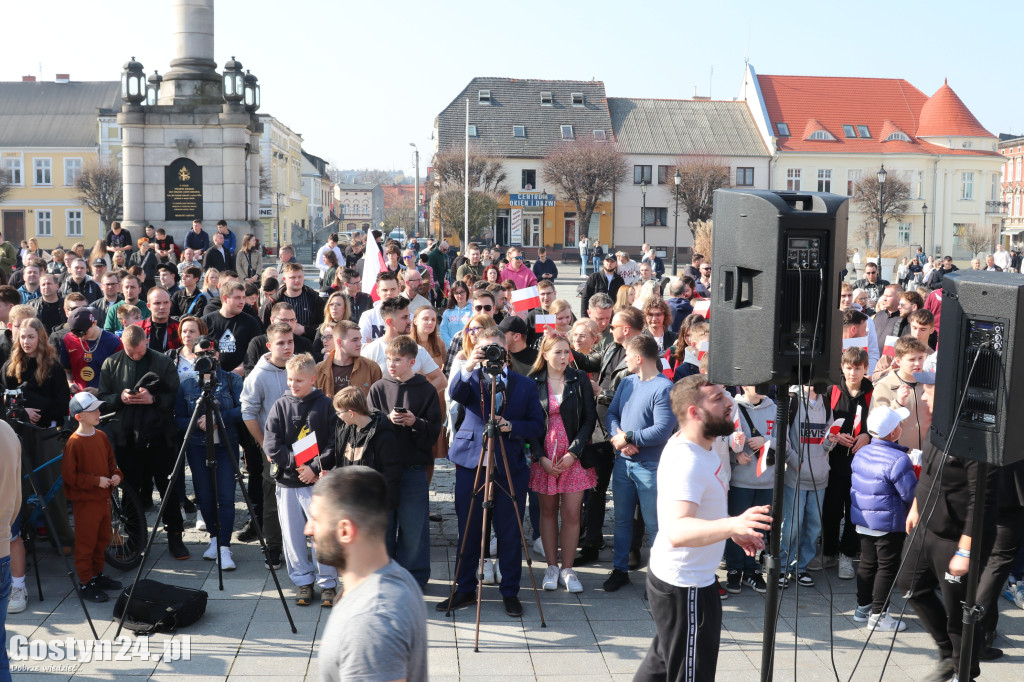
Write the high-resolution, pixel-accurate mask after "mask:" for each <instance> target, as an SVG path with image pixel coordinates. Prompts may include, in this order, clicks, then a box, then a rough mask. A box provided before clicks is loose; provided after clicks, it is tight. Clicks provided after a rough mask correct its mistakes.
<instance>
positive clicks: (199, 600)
mask: <svg viewBox="0 0 1024 682" xmlns="http://www.w3.org/2000/svg"><path fill="white" fill-rule="evenodd" d="M134 587H135V595H134V596H133V597H132V603H131V608H130V609H129V610H128V614H127V615H126V616H125V619H124V627H126V628H128V629H129V630H132V631H134V632H137V633H138V634H140V635H151V634H153V633H156V632H175V631H176V630H177V629H178V628H180V627H185V626H186V625H191V624H192V623H194V622H196V621H197V620H199V619H200V618H202V616H203V614H204V613H206V600H207V598H208V597H209V595H208V594H207V593H206V592H205V591H203V590H193V589H191V588H188V587H178V586H177V585H166V584H164V583H161V582H157V581H156V580H148V579H144V580H140V581H138V582H137V583H135V586H134ZM131 591H132V586H131V585H129V586H128V587H126V588H124V591H123V592H121V594H120V595H119V596H118V598H117V603H116V604H114V620H120V619H121V614H122V613H124V607H125V605H126V604H127V603H128V594H129V592H131Z"/></svg>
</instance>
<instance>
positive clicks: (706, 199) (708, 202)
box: [665, 155, 730, 244]
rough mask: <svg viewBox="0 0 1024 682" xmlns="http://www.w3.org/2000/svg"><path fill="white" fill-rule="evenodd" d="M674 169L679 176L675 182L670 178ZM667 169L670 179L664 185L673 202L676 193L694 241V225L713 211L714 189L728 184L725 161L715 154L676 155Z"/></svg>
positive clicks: (703, 221) (704, 219)
mask: <svg viewBox="0 0 1024 682" xmlns="http://www.w3.org/2000/svg"><path fill="white" fill-rule="evenodd" d="M676 171H679V176H680V178H681V179H680V182H679V184H678V185H676V184H675V180H674V178H673V176H674V175H675V173H676ZM668 172H669V174H670V175H669V177H670V178H673V179H672V180H671V181H666V182H667V183H668V184H666V185H665V187H666V188H667V189H668V193H669V197H670V198H671V199H672V201H673V202H674V201H675V200H676V197H677V196H678V198H679V204H680V208H682V209H683V210H684V211H686V224H687V226H688V227H689V228H690V235H691V236H692V237H693V242H694V244H696V243H697V227H698V226H699V225H700V224H701V223H706V222H708V221H709V220H711V216H712V215H713V213H714V197H715V190H716V189H722V188H724V187H728V186H729V174H730V171H729V165H728V164H726V163H723V162H722V160H721V159H719V158H718V157H715V156H705V155H701V156H683V157H679V158H677V159H676V165H675V167H674V168H669V169H668Z"/></svg>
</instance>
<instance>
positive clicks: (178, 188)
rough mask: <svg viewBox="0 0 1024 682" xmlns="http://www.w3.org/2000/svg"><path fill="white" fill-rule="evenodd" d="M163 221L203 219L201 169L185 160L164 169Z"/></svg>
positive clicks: (182, 159) (178, 160) (177, 160)
mask: <svg viewBox="0 0 1024 682" xmlns="http://www.w3.org/2000/svg"><path fill="white" fill-rule="evenodd" d="M164 213H165V215H166V217H165V218H164V219H165V220H202V219H203V168H202V166H200V165H199V164H197V163H196V162H195V161H192V160H191V159H186V158H180V159H175V160H174V161H172V162H171V163H170V164H169V165H167V166H165V167H164Z"/></svg>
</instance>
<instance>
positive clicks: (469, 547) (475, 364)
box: [437, 327, 546, 618]
mask: <svg viewBox="0 0 1024 682" xmlns="http://www.w3.org/2000/svg"><path fill="white" fill-rule="evenodd" d="M490 344H497V345H499V346H501V347H502V348H504V347H505V335H504V333H503V332H502V331H501V330H500V329H497V328H496V327H495V328H490V329H483V330H481V331H480V332H479V333H478V334H477V337H476V349H475V350H474V351H473V354H472V355H471V356H470V357H469V359H468V360H467V361H466V364H465V365H464V366H463V368H462V370H461V372H459V373H458V374H456V375H454V376H452V377H451V383H450V384H449V387H448V393H449V395H450V396H451V398H452V400H454V401H455V402H458V403H460V404H461V405H463V406H464V407H465V418H463V420H462V424H461V425H460V426H459V430H458V431H457V432H456V434H455V438H454V440H453V442H452V446H451V448H450V449H449V450H448V459H450V460H451V461H452V463H454V464H455V513H456V515H457V516H458V519H459V547H462V546H463V544H462V543H463V542H464V541H465V549H464V551H463V554H462V563H461V565H460V566H459V573H458V575H457V576H456V579H455V594H454V596H453V597H452V598H451V600H450V601H451V603H450V604H449V600H448V599H445V600H444V601H442V602H441V603H440V604H438V605H437V610H438V611H447V610H449V609H457V608H460V607H462V606H468V605H469V604H472V603H475V602H476V585H477V577H476V572H477V570H478V566H479V563H480V529H481V523H482V519H483V511H482V508H481V503H482V501H483V491H482V490H480V491H479V492H477V491H474V489H473V482H474V480H475V479H476V473H477V472H476V470H477V466H478V465H480V466H483V465H485V464H486V461H484V460H483V459H482V458H481V457H480V453H481V451H482V449H483V448H484V446H485V445H486V443H485V438H484V429H485V426H486V421H487V417H488V416H489V415H488V414H487V412H486V411H487V410H490V402H491V389H490V382H491V377H490V375H488V374H485V373H484V372H483V370H482V369H481V365H482V364H483V359H484V354H483V350H482V349H483V348H484V347H485V346H487V345H490ZM499 378H500V380H501V382H502V384H504V386H505V390H504V392H503V393H499V394H498V405H497V410H496V412H497V415H498V428H499V431H500V433H501V442H500V443H495V444H494V452H495V461H494V483H495V490H494V507H493V508H492V513H493V522H492V524H491V527H492V528H493V529H494V533H495V535H497V538H498V566H499V567H500V569H501V586H500V588H499V589H500V592H501V596H502V600H503V601H504V603H505V613H507V614H508V615H510V616H512V617H513V618H518V617H519V616H521V615H523V605H522V603H520V601H519V596H518V595H519V581H520V578H521V577H522V570H523V569H522V563H523V553H522V539H521V538H520V537H519V518H518V517H517V515H516V512H515V507H513V505H512V499H511V498H510V497H509V496H508V495H506V494H505V493H504V492H502V489H504V490H509V480H508V476H506V474H505V465H504V464H503V462H502V460H501V452H502V444H504V451H505V456H506V459H507V461H508V470H509V473H510V474H511V477H512V486H513V487H514V488H515V495H516V503H517V504H518V505H519V510H520V512H522V511H523V510H524V509H525V505H526V492H527V487H528V486H529V483H530V463H529V462H528V461H527V459H526V451H525V448H524V445H525V443H526V442H527V441H530V440H532V441H539V440H541V439H543V438H544V432H545V430H546V425H545V424H546V420H545V418H544V411H543V410H542V409H541V406H540V397H539V396H538V394H537V385H536V383H535V382H533V381H532V380H530V379H527V378H526V377H524V376H523V375H521V374H517V373H515V372H513V371H512V370H511V369H509V368H508V366H507V365H506V367H505V369H504V372H503V374H501V375H500V376H499ZM481 399H482V401H483V405H484V408H483V411H482V410H481ZM483 473H484V472H483V471H481V472H480V480H479V483H478V486H480V487H482V485H483V481H484V475H483ZM474 493H476V494H474ZM470 505H473V518H472V522H471V523H470V524H469V526H468V527H467V524H466V519H467V517H468V516H469V510H470Z"/></svg>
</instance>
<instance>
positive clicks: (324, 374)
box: [316, 350, 381, 395]
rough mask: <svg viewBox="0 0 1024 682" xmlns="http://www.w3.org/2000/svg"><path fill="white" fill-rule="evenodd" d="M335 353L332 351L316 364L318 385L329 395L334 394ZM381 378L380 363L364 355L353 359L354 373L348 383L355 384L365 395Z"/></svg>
mask: <svg viewBox="0 0 1024 682" xmlns="http://www.w3.org/2000/svg"><path fill="white" fill-rule="evenodd" d="M334 353H335V351H333V350H332V351H331V352H330V353H328V354H327V355H326V356H325V357H324V360H323V362H321V363H320V364H319V365H317V366H316V387H317V388H319V389H320V390H321V391H323V392H324V393H326V394H327V395H334V369H333V367H334ZM380 380H381V371H380V365H378V364H377V363H376V362H373V361H372V360H367V359H366V358H364V357H358V358H355V359H353V360H352V374H350V375H349V378H348V385H349V386H355V387H356V388H358V389H359V390H360V391H362V392H363V395H367V394H368V393H369V392H370V387H371V386H373V385H374V384H375V383H377V382H378V381H380Z"/></svg>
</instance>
